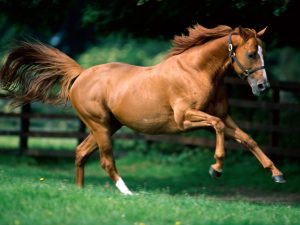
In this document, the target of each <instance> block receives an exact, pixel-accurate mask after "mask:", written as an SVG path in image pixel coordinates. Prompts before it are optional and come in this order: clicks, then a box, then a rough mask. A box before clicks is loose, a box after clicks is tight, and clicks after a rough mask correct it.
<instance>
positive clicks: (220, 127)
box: [212, 118, 225, 133]
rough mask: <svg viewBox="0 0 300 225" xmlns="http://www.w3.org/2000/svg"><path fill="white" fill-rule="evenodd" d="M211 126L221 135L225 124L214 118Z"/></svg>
mask: <svg viewBox="0 0 300 225" xmlns="http://www.w3.org/2000/svg"><path fill="white" fill-rule="evenodd" d="M212 125H213V127H214V129H215V130H216V132H217V133H222V132H224V129H225V124H224V123H223V122H222V120H221V119H219V118H215V119H214V120H213V121H212Z"/></svg>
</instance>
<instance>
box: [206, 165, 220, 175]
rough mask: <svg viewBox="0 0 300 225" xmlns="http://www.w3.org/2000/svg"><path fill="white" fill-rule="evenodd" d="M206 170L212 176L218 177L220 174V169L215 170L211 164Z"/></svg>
mask: <svg viewBox="0 0 300 225" xmlns="http://www.w3.org/2000/svg"><path fill="white" fill-rule="evenodd" d="M208 172H209V174H210V176H211V177H212V178H219V177H221V175H222V170H221V171H218V170H215V169H214V168H213V167H212V166H211V167H210V168H209V171H208Z"/></svg>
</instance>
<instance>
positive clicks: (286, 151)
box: [0, 78, 300, 157]
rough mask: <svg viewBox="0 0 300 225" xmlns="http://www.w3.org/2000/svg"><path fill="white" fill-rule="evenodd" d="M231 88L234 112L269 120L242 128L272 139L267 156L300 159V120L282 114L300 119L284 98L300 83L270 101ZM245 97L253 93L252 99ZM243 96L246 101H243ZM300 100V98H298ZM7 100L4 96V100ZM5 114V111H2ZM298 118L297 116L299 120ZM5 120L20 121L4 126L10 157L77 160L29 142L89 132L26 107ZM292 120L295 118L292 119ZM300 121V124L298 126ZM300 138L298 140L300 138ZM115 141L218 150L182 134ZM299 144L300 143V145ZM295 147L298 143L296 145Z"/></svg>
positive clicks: (275, 88) (299, 108)
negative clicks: (49, 124)
mask: <svg viewBox="0 0 300 225" xmlns="http://www.w3.org/2000/svg"><path fill="white" fill-rule="evenodd" d="M226 83H227V85H228V90H229V96H230V97H231V98H230V100H229V102H230V106H231V108H232V109H235V110H236V111H239V110H240V111H242V112H244V111H245V110H246V111H247V112H248V113H246V114H248V115H249V114H250V115H252V116H253V115H254V114H257V113H258V114H259V113H260V112H262V111H264V112H265V115H267V116H266V118H265V121H264V123H262V122H261V121H256V120H255V119H253V118H252V119H249V116H248V117H247V116H246V115H245V117H243V116H242V119H240V120H239V121H237V122H238V124H239V125H240V127H241V128H242V129H244V130H245V131H250V134H251V135H252V136H253V135H254V136H255V134H256V133H259V132H261V133H262V134H263V135H264V136H265V137H268V141H267V142H266V143H264V144H263V145H262V146H261V147H262V149H263V150H264V152H266V153H268V154H275V155H279V156H288V157H299V156H300V150H299V146H300V140H298V139H300V136H299V134H300V128H299V126H298V125H300V124H299V121H300V118H296V119H297V120H295V121H296V122H295V123H294V122H293V123H290V124H288V125H285V124H284V123H282V121H281V120H282V117H281V114H282V113H284V114H286V112H291V113H292V115H299V112H300V104H299V103H297V100H295V101H294V103H291V102H285V101H283V99H282V96H285V95H287V97H284V98H285V99H288V98H289V97H288V96H289V95H299V94H300V83H294V82H282V81H274V82H271V91H270V92H269V95H268V97H266V98H262V99H260V100H258V99H257V98H254V97H251V91H250V88H249V87H248V84H247V83H246V82H245V81H242V80H239V79H235V78H229V79H226ZM245 93H250V94H249V95H247V94H245ZM241 96H243V98H241ZM298 97H299V96H298ZM2 98H3V96H2ZM298 101H299V100H298ZM0 110H1V109H0ZM296 117H297V116H296ZM1 118H2V119H3V118H4V119H5V118H15V119H17V120H19V121H20V126H19V129H17V130H5V129H2V127H1V124H0V137H6V136H18V137H19V144H18V147H17V149H6V148H5V146H4V147H0V153H9V154H17V155H29V156H47V157H49V156H58V157H64V156H66V157H74V152H70V151H45V150H43V151H40V150H39V149H30V148H29V145H28V140H29V138H32V137H48V138H54V137H57V138H76V139H77V140H78V143H80V142H81V141H82V140H83V139H84V137H85V136H86V135H87V133H86V132H87V131H86V128H85V126H84V124H83V123H82V122H81V121H80V120H79V119H78V118H77V117H76V116H75V115H67V114H63V115H61V114H55V115H54V114H46V113H34V112H32V111H31V105H29V104H28V105H25V106H23V107H22V108H21V110H20V112H19V113H13V112H9V113H7V112H3V111H2V112H0V119H1ZM32 119H46V120H47V121H51V120H54V119H55V120H70V121H73V122H76V123H79V126H77V128H76V130H73V131H60V132H58V131H55V132H54V131H33V130H32V129H31V120H32ZM291 119H292V118H291ZM297 121H298V124H297ZM283 137H284V138H285V139H287V141H286V142H287V144H286V143H283V144H282V143H281V139H282V138H283ZM289 137H291V138H293V142H295V141H296V146H292V147H291V146H290V145H289V140H288V138H289ZM297 137H298V138H297ZM114 138H115V139H124V140H128V139H129V140H132V139H139V140H145V141H147V142H156V141H160V142H162V141H163V142H173V143H178V144H183V145H189V146H202V147H208V148H212V147H214V146H215V141H214V140H212V139H211V138H204V137H198V136H197V137H195V136H186V135H182V134H178V135H142V134H137V133H134V132H132V133H125V134H124V133H121V134H118V133H117V134H116V135H115V137H114ZM297 141H298V142H297ZM294 144H295V143H294ZM225 145H226V148H228V149H243V147H241V146H240V145H239V144H237V143H235V142H232V141H227V140H226V142H225Z"/></svg>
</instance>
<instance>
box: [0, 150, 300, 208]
mask: <svg viewBox="0 0 300 225" xmlns="http://www.w3.org/2000/svg"><path fill="white" fill-rule="evenodd" d="M208 156H209V157H204V158H203V157H202V156H201V157H198V158H197V157H195V158H191V157H190V156H187V157H186V158H183V159H180V160H179V159H178V158H176V156H175V157H174V158H168V157H165V158H164V156H162V157H160V156H158V155H156V156H151V157H148V156H145V157H144V156H141V155H138V156H137V157H136V156H129V157H124V159H123V158H122V159H119V160H117V164H120V165H119V166H118V167H119V172H120V174H121V175H122V178H123V179H124V181H125V182H126V184H127V185H128V186H129V188H130V189H132V190H133V191H134V192H149V193H166V194H170V195H190V196H199V197H201V196H207V197H211V198H218V199H226V200H247V201H253V202H267V203H269V202H271V203H274V202H276V203H296V204H300V180H299V175H298V174H300V167H299V165H297V163H296V162H292V163H290V162H285V163H282V165H281V166H282V170H283V171H284V172H285V175H286V177H287V178H288V182H287V183H286V184H276V183H274V182H273V181H272V180H271V177H270V174H269V173H268V172H267V171H265V170H263V169H262V168H261V167H260V166H259V164H258V162H257V161H256V160H254V159H252V158H249V157H244V156H241V157H240V155H238V156H233V157H230V156H229V157H228V158H229V159H228V160H227V162H226V164H225V166H224V174H223V175H222V177H221V178H220V179H217V180H216V179H213V178H211V177H210V176H209V174H208V168H209V165H210V163H211V162H210V161H211V159H210V157H211V154H209V155H208ZM239 157H240V158H239ZM208 158H209V160H208ZM237 158H238V159H239V162H237ZM176 160H177V161H176ZM187 160H190V161H189V162H187ZM118 161H120V163H118ZM0 162H1V164H2V165H5V167H6V168H12V170H11V171H10V170H9V169H8V170H7V174H6V176H10V177H11V179H22V180H29V181H31V180H33V181H36V182H38V180H39V179H40V178H41V177H43V178H45V179H47V180H51V181H53V182H54V183H61V182H64V183H66V184H70V185H73V184H74V186H75V165H74V162H73V160H55V161H53V160H51V161H49V160H38V161H37V160H33V159H28V158H18V159H16V158H6V157H5V158H2V159H1V160H0ZM2 170H5V168H4V169H2ZM0 172H1V171H0ZM85 184H86V186H89V187H92V188H97V187H99V186H100V187H101V188H103V187H104V188H108V189H111V190H116V188H115V187H114V184H113V183H112V181H111V180H110V178H109V177H108V176H107V175H106V173H105V172H103V170H102V169H101V168H100V166H99V163H98V160H93V159H92V160H90V161H89V162H88V164H87V168H86V179H85ZM99 191H101V189H100V188H99Z"/></svg>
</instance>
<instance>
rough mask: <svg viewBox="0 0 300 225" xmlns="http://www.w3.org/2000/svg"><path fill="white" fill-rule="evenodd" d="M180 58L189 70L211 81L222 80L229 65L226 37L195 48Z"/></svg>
mask: <svg viewBox="0 0 300 225" xmlns="http://www.w3.org/2000/svg"><path fill="white" fill-rule="evenodd" d="M180 57H181V60H182V61H184V63H186V64H187V65H188V66H189V67H190V68H193V69H194V70H195V71H199V73H205V74H207V75H208V76H209V77H210V78H211V79H215V78H223V77H224V75H225V74H226V71H227V69H228V65H229V64H228V62H229V57H228V43H227V37H222V38H219V39H216V40H212V41H209V42H207V43H205V44H204V45H201V46H195V47H193V48H191V49H189V50H187V51H186V52H184V53H182V54H181V56H180Z"/></svg>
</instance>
